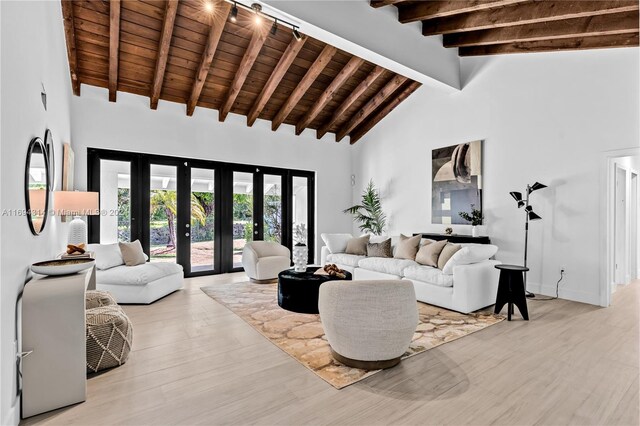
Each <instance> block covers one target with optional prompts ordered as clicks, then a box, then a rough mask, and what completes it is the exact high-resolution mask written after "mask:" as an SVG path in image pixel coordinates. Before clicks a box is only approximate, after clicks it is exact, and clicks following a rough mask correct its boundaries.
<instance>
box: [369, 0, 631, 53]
mask: <svg viewBox="0 0 640 426" xmlns="http://www.w3.org/2000/svg"><path fill="white" fill-rule="evenodd" d="M370 4H371V6H372V7H374V8H380V7H385V6H387V7H390V6H391V5H393V6H394V7H396V8H397V9H398V20H399V21H400V22H401V23H403V24H407V23H410V22H422V34H423V35H425V36H433V35H440V34H442V35H443V44H444V46H445V47H457V48H459V50H458V53H459V55H460V56H478V55H497V54H506V53H527V52H544V51H556V50H580V49H599V48H613V47H632V46H638V26H639V25H638V6H639V2H638V0H631V1H627V0H624V1H622V0H613V1H608V0H596V1H592V0H577V1H576V0H574V1H569V0H558V1H555V0H456V1H440V0H424V1H412V0H371V1H370Z"/></svg>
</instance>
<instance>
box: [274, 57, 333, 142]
mask: <svg viewBox="0 0 640 426" xmlns="http://www.w3.org/2000/svg"><path fill="white" fill-rule="evenodd" d="M337 51H338V49H336V48H335V47H333V46H331V45H330V44H327V45H326V46H325V47H324V49H322V52H320V55H318V57H317V58H316V60H315V61H314V62H313V64H312V65H311V67H310V68H309V69H308V70H307V73H306V74H305V75H304V77H302V80H300V83H298V85H297V86H296V88H295V89H293V92H291V95H289V98H288V99H287V100H286V101H285V103H284V105H282V107H281V108H280V111H278V113H277V114H276V116H275V118H274V119H273V121H272V122H271V130H274V131H275V130H278V127H280V125H281V124H282V123H283V122H284V120H285V119H286V118H287V116H288V115H289V114H290V113H291V111H292V110H293V108H294V107H295V106H296V104H297V103H298V102H299V101H300V98H302V96H304V94H305V93H306V92H307V89H309V86H311V84H313V82H314V81H316V78H317V77H318V75H320V73H321V72H322V70H323V69H324V67H326V66H327V64H328V63H329V61H331V58H333V55H335V54H336V52H337Z"/></svg>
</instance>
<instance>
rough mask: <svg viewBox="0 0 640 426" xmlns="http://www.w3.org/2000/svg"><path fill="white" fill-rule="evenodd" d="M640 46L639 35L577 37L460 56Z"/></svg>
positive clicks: (478, 49) (465, 50) (471, 50)
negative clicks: (639, 44)
mask: <svg viewBox="0 0 640 426" xmlns="http://www.w3.org/2000/svg"><path fill="white" fill-rule="evenodd" d="M631 46H638V33H635V34H618V35H607V36H601V37H576V38H565V39H556V40H539V41H526V42H517V43H508V44H490V45H487V46H470V47H461V48H460V49H459V50H458V54H459V55H460V56H481V55H502V54H506V53H528V52H549V51H556V50H585V49H603V48H613V47H631Z"/></svg>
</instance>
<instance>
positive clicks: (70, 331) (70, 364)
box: [21, 268, 95, 418]
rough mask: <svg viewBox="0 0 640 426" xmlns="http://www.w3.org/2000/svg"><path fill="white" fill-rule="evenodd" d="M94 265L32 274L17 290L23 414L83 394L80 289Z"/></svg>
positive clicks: (91, 284)
mask: <svg viewBox="0 0 640 426" xmlns="http://www.w3.org/2000/svg"><path fill="white" fill-rule="evenodd" d="M88 289H89V290H91V289H95V268H91V269H88V270H86V271H83V272H79V273H77V274H72V275H63V276H56V277H53V276H49V277H46V276H42V275H36V276H35V277H34V278H33V279H32V280H31V281H29V282H28V283H27V284H26V285H25V288H24V292H23V294H22V351H23V353H25V354H26V355H25V356H24V358H23V359H22V364H21V371H22V417H23V418H26V417H31V416H35V415H36V414H40V413H44V412H46V411H50V410H55V409H57V408H61V407H65V406H67V405H71V404H76V403H78V402H83V401H84V400H85V399H86V390H87V385H86V380H87V366H86V363H87V350H86V342H85V339H86V330H85V290H88Z"/></svg>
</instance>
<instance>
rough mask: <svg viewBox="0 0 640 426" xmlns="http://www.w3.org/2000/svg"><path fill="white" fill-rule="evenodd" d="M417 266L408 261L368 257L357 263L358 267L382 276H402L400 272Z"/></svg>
mask: <svg viewBox="0 0 640 426" xmlns="http://www.w3.org/2000/svg"><path fill="white" fill-rule="evenodd" d="M414 265H417V263H416V262H414V261H413V260H409V259H391V258H384V257H368V258H365V259H362V260H361V261H359V262H358V267H359V268H362V269H368V270H370V271H375V272H382V273H383V274H391V275H397V276H399V277H401V276H402V272H403V271H404V269H405V268H407V267H409V266H414Z"/></svg>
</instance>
